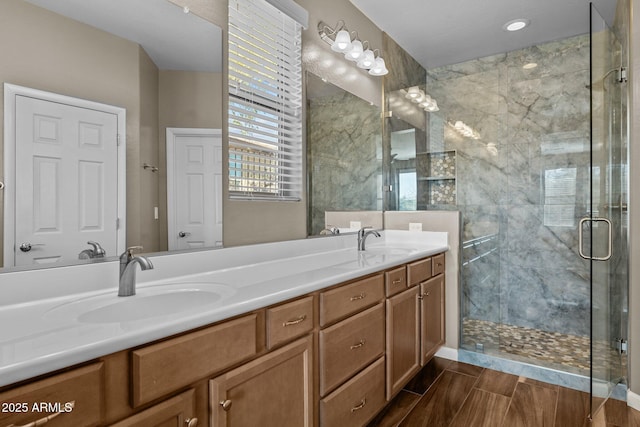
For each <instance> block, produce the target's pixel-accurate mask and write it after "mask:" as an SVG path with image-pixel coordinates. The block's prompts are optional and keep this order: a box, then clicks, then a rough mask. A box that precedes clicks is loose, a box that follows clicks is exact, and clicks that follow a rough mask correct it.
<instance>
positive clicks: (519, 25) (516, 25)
mask: <svg viewBox="0 0 640 427" xmlns="http://www.w3.org/2000/svg"><path fill="white" fill-rule="evenodd" d="M529 22H531V21H529V20H528V19H514V20H512V21H509V22H507V23H506V24H504V25H503V26H502V28H504V29H505V30H507V31H518V30H521V29H523V28H524V27H526V26H527V25H529Z"/></svg>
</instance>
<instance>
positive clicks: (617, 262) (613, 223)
mask: <svg viewBox="0 0 640 427" xmlns="http://www.w3.org/2000/svg"><path fill="white" fill-rule="evenodd" d="M590 45H591V55H590V57H591V64H590V65H591V84H590V93H591V153H592V168H591V170H592V177H591V209H590V212H589V216H588V217H587V218H586V219H587V221H583V224H584V226H583V227H582V229H581V230H580V231H581V232H582V234H583V236H585V235H587V236H588V239H590V242H587V243H585V244H584V245H583V250H584V251H589V252H588V253H587V256H588V257H589V258H590V259H591V414H595V413H596V411H597V410H598V408H599V407H600V406H601V405H602V404H603V402H604V401H605V400H606V399H607V398H608V397H609V396H610V395H611V393H612V391H613V388H614V387H615V386H616V385H617V384H618V383H619V382H620V381H622V380H623V378H624V377H625V376H626V372H625V369H626V360H625V358H626V355H625V353H626V352H625V351H623V350H624V346H625V344H626V342H625V341H624V340H622V337H625V336H626V330H625V328H626V324H627V319H626V310H625V307H626V306H627V282H628V280H627V279H628V276H627V271H628V267H627V266H628V264H627V250H626V249H627V234H626V233H627V209H626V206H627V167H626V165H627V155H626V153H627V123H626V117H627V105H626V102H627V94H626V90H627V85H626V76H625V70H624V68H622V67H623V65H622V64H624V61H625V58H624V57H623V49H622V46H621V43H620V41H619V40H618V38H617V37H616V34H615V32H614V31H612V30H611V29H610V28H609V27H608V26H607V24H606V23H605V21H604V19H603V18H602V17H601V16H600V14H599V13H598V11H597V10H596V9H595V8H594V7H593V6H592V7H591V43H590ZM589 243H590V244H589Z"/></svg>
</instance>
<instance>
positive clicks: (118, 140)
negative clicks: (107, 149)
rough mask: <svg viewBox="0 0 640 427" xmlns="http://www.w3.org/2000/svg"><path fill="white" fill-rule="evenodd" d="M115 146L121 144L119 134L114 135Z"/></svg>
mask: <svg viewBox="0 0 640 427" xmlns="http://www.w3.org/2000/svg"><path fill="white" fill-rule="evenodd" d="M116 141H117V145H118V146H120V144H122V138H120V134H116Z"/></svg>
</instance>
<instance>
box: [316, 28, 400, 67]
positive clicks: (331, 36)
mask: <svg viewBox="0 0 640 427" xmlns="http://www.w3.org/2000/svg"><path fill="white" fill-rule="evenodd" d="M318 34H319V35H320V38H321V39H322V40H324V42H325V43H327V44H328V45H330V46H331V50H332V51H334V52H337V53H343V54H344V57H345V59H347V60H349V61H352V62H355V63H356V66H357V67H358V68H362V69H363V70H367V71H368V72H369V74H370V75H372V76H384V75H386V74H388V73H389V70H388V69H387V66H386V64H385V62H384V59H383V58H382V57H381V56H380V51H379V50H378V49H371V47H370V46H369V42H368V41H366V40H364V41H360V40H359V39H358V33H356V32H355V31H353V32H349V30H348V29H347V25H346V24H345V22H344V21H342V20H340V21H338V23H337V24H336V26H335V28H331V27H330V26H328V25H327V24H325V23H324V22H322V21H320V22H319V23H318ZM365 44H366V45H367V48H366V49H365V46H364V45H365ZM376 51H377V52H378V56H376V54H375V52H376Z"/></svg>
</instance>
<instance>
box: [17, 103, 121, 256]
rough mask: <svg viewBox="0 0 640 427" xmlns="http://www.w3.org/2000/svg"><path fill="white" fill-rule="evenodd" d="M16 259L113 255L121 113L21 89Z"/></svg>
mask: <svg viewBox="0 0 640 427" xmlns="http://www.w3.org/2000/svg"><path fill="white" fill-rule="evenodd" d="M15 120H16V128H15V129H16V130H15V132H16V133H15V136H16V148H15V154H16V165H18V166H17V167H16V169H17V170H16V186H15V189H16V192H15V255H14V256H15V265H28V264H34V263H36V264H42V263H53V262H59V261H71V260H77V259H78V254H79V253H80V252H81V251H82V250H83V249H87V247H88V246H87V241H89V240H93V241H96V242H99V243H100V244H101V245H102V247H103V248H104V249H105V250H106V252H107V255H116V254H117V253H116V251H117V247H116V242H117V217H118V213H117V206H118V147H117V132H118V118H117V116H116V115H115V114H112V113H106V112H102V111H96V110H92V109H87V108H79V107H75V106H71V105H66V104H63V103H58V102H51V101H45V100H41V99H36V98H31V97H27V96H16V115H15Z"/></svg>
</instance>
